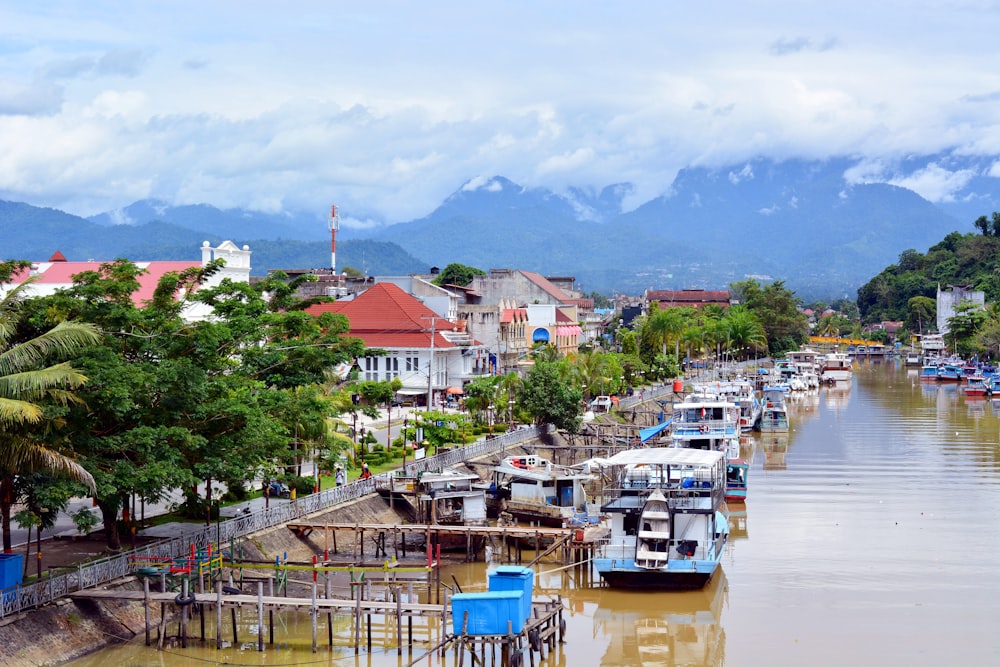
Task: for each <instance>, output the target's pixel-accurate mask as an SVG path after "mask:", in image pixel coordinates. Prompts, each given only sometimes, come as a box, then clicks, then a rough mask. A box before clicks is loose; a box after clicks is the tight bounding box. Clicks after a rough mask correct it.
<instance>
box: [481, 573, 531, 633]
mask: <svg viewBox="0 0 1000 667" xmlns="http://www.w3.org/2000/svg"><path fill="white" fill-rule="evenodd" d="M489 578H490V587H489V588H490V590H491V591H520V592H521V593H522V594H523V597H522V598H521V621H522V622H524V621H527V620H528V619H529V618H531V596H532V593H533V589H534V586H535V571H534V570H532V569H531V568H530V567H521V566H520V565H502V566H500V567H498V568H497V569H495V570H494V571H493V572H490V575H489Z"/></svg>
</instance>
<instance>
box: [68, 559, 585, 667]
mask: <svg viewBox="0 0 1000 667" xmlns="http://www.w3.org/2000/svg"><path fill="white" fill-rule="evenodd" d="M271 583H272V590H270V591H269V593H268V594H267V595H265V594H264V582H261V581H258V582H257V593H256V595H254V594H248V593H244V592H241V591H238V590H236V589H232V588H230V587H227V586H223V585H222V582H218V584H217V586H216V591H215V592H214V593H196V592H189V591H188V589H187V586H186V582H185V586H184V588H183V590H182V591H181V592H180V593H174V592H154V591H150V590H149V579H148V578H147V579H144V580H143V590H142V591H133V590H97V589H89V590H82V591H77V592H74V593H71V594H70V597H71V598H73V599H77V600H125V601H134V602H141V603H143V606H144V609H145V635H146V636H145V639H146V645H147V646H151V645H152V641H153V640H152V634H153V627H152V626H151V625H150V621H149V610H150V605H155V604H159V605H160V621H159V624H158V625H157V627H156V635H157V639H156V644H157V648H159V649H161V650H162V649H163V646H164V642H165V641H166V639H167V637H168V633H167V623H168V621H167V618H168V614H167V607H168V605H169V606H172V607H173V608H174V609H176V610H178V611H179V619H178V620H177V634H176V635H173V637H174V638H176V640H177V641H179V643H180V645H181V646H182V647H185V648H186V647H187V642H188V641H189V640H197V639H198V636H197V635H192V636H189V634H188V624H189V622H194V620H195V618H197V619H198V620H199V621H200V633H199V634H200V640H201V641H202V642H203V643H204V642H207V641H208V640H209V637H207V635H206V619H207V618H208V617H209V616H210V614H211V610H212V609H214V610H215V621H216V623H215V637H214V639H215V644H216V648H222V647H223V644H224V640H223V636H224V630H223V628H224V623H223V620H224V616H225V614H224V612H225V610H229V611H230V617H231V625H232V643H233V645H238V644H239V643H240V638H239V634H238V627H239V626H238V624H237V620H236V613H237V610H244V609H246V610H255V611H256V614H255V616H256V623H255V625H256V628H257V636H256V644H257V650H258V651H264V650H265V646H266V645H268V644H269V645H272V646H273V645H274V617H273V614H274V612H276V611H291V612H299V613H308V614H309V615H310V616H311V618H312V650H313V652H316V651H318V648H319V623H318V619H319V617H320V615H321V614H324V613H325V614H327V624H326V626H327V637H328V642H329V645H330V646H331V647H332V646H333V645H334V631H333V615H334V614H338V615H351V616H352V617H353V626H352V631H351V634H352V637H353V640H352V644H353V646H354V652H355V654H358V653H359V652H360V648H361V645H362V633H363V629H364V635H365V638H366V642H367V648H368V651H369V652H370V651H371V648H372V616H380V617H384V618H385V619H386V620H388V621H390V623H389V624H387V625H386V631H387V633H388V632H391V634H392V637H391V639H392V640H394V643H395V645H396V647H397V653H398V654H399V655H402V652H403V647H404V646H407V647H408V651H409V653H411V654H412V653H413V647H414V628H413V619H414V618H423V619H425V623H424V625H425V629H426V632H425V633H420V634H421V635H422V637H423V639H422V640H423V641H425V642H427V643H430V641H431V634H432V632H431V622H432V621H437V622H439V623H440V637H441V640H440V641H439V642H438V643H437V644H436V645H435V646H434V647H433V648H432V649H430V650H429V651H428V652H427V653H425V654H424V655H422V656H420V657H419V658H417V659H415V660H413V661H412V662H410V663H409V664H411V665H413V664H416V663H417V662H419V661H421V660H423V659H424V658H428V659H430V658H431V657H432V656H433V655H434V654H436V653H440V654H441V655H442V657H443V655H444V653H445V652H446V651H447V650H448V649H449V648H450V649H453V650H454V651H456V653H457V656H458V661H459V663H458V664H462V662H461V660H462V656H463V655H464V653H465V652H469V653H470V654H471V657H472V663H473V664H474V663H476V662H478V663H479V664H480V665H485V664H487V663H486V659H487V655H486V654H487V651H489V653H490V659H491V662H492V663H493V664H499V667H519V666H520V665H521V664H522V661H523V657H524V656H523V652H524V651H525V650H527V651H528V652H529V660H530V662H531V664H532V665H534V664H535V654H536V653H537V654H538V656H539V661H541V660H542V659H544V657H545V654H546V652H547V651H551V650H553V649H554V648H555V644H556V642H559V643H562V642H564V641H565V634H566V622H565V620H564V619H563V616H562V613H563V609H564V607H563V603H562V600H561V598H560V597H556V598H553V599H551V600H534V601H533V603H532V613H531V616H530V617H529V618H528V620H527V622H526V623H525V624H524V627H523V629H522V631H521V632H519V633H513V632H511V633H508V634H506V635H489V636H473V635H469V634H467V633H466V632H461V633H454V632H450V631H449V629H450V628H451V627H452V626H453V624H452V623H451V621H450V617H451V606H450V604H449V600H448V599H447V596H446V598H445V601H444V602H443V603H441V604H428V603H420V602H411V601H410V600H412V599H415V596H414V595H413V594H412V584H410V592H409V593H408V594H404V593H403V591H402V589H403V588H404V587H403V586H402V585H400V586H397V587H396V590H395V595H394V596H393V597H394V599H393V600H375V599H370V598H367V599H366V597H365V595H364V591H365V589H366V588H368V587H369V586H370V582H355V588H356V595H355V597H354V599H345V598H333V597H329V596H326V597H322V596H321V595H320V594H319V590H318V585H317V584H316V583H314V584H313V585H312V595H311V596H310V597H308V598H299V597H281V596H275V595H274V594H273V581H272V582H271ZM265 613H267V616H266V617H265ZM467 620H468V619H463V622H462V627H463V628H464V627H465V623H466V622H467ZM404 621H405V626H404ZM392 625H394V628H392V630H390V628H391V627H392ZM265 628H267V632H268V633H269V638H268V639H267V640H265ZM477 654H478V655H477ZM497 661H499V663H498V662H497Z"/></svg>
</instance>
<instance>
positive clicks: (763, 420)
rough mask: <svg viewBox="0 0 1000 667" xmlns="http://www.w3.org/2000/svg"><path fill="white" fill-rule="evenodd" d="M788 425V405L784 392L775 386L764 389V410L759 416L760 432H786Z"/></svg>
mask: <svg viewBox="0 0 1000 667" xmlns="http://www.w3.org/2000/svg"><path fill="white" fill-rule="evenodd" d="M788 427H789V421H788V406H787V405H786V404H785V392H784V391H783V390H781V389H780V388H777V387H767V388H765V389H764V412H763V413H761V416H760V430H761V431H762V432H772V433H773V432H778V433H782V432H787V431H788Z"/></svg>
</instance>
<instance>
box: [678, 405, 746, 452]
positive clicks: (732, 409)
mask: <svg viewBox="0 0 1000 667" xmlns="http://www.w3.org/2000/svg"><path fill="white" fill-rule="evenodd" d="M740 430H741V429H740V408H739V406H737V405H736V404H735V403H731V402H730V401H728V400H726V399H725V398H720V397H717V396H714V395H711V394H700V395H699V394H692V395H690V396H688V397H687V398H685V399H684V401H682V402H681V403H678V404H677V405H675V406H674V413H673V420H672V423H671V431H670V440H671V443H670V446H671V447H686V448H688V449H714V450H718V451H720V452H723V453H724V454H725V455H726V456H727V457H729V458H733V459H735V458H737V457H738V456H739V455H740Z"/></svg>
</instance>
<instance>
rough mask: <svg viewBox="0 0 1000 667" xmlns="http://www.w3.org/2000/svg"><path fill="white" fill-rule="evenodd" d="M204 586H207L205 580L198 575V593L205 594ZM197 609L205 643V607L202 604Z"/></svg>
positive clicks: (202, 638) (202, 639)
mask: <svg viewBox="0 0 1000 667" xmlns="http://www.w3.org/2000/svg"><path fill="white" fill-rule="evenodd" d="M204 584H205V578H204V577H202V576H201V575H200V574H199V575H198V592H199V593H204V592H205V590H204ZM197 607H198V622H199V624H200V625H201V641H202V642H203V643H204V641H205V607H204V605H202V603H200V602H199V603H198V605H197Z"/></svg>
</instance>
